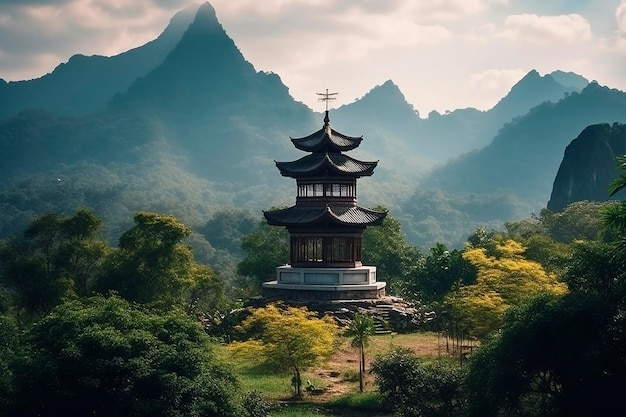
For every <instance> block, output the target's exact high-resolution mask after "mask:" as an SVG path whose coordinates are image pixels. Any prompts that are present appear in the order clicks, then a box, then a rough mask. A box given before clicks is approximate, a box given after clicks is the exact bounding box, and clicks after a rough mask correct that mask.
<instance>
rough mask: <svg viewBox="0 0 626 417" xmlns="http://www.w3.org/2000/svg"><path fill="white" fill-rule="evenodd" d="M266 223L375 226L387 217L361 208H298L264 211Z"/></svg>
mask: <svg viewBox="0 0 626 417" xmlns="http://www.w3.org/2000/svg"><path fill="white" fill-rule="evenodd" d="M263 215H264V216H265V219H266V220H267V223H268V224H270V225H272V226H286V227H290V226H315V225H319V224H324V223H328V222H330V223H334V224H338V225H342V226H357V227H365V226H377V225H379V224H381V223H382V221H383V220H384V219H385V217H386V216H387V212H386V211H385V212H381V211H376V210H370V209H367V208H363V207H359V206H356V207H344V206H338V207H333V206H326V207H322V206H320V207H298V206H293V207H289V208H286V209H282V210H273V211H264V212H263Z"/></svg>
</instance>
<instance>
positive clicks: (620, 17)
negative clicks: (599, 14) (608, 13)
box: [615, 0, 626, 35]
mask: <svg viewBox="0 0 626 417" xmlns="http://www.w3.org/2000/svg"><path fill="white" fill-rule="evenodd" d="M615 19H616V20H617V28H618V30H619V31H620V32H622V34H624V35H626V0H622V3H621V4H620V5H619V6H617V9H616V10H615Z"/></svg>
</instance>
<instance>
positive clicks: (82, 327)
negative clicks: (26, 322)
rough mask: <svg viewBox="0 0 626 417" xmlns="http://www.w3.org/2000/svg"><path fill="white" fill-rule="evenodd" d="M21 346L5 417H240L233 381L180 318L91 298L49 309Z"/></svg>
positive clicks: (193, 326)
mask: <svg viewBox="0 0 626 417" xmlns="http://www.w3.org/2000/svg"><path fill="white" fill-rule="evenodd" d="M28 341H29V344H28V346H27V348H28V353H27V354H26V355H24V357H23V359H22V361H21V362H20V363H18V364H17V365H16V368H15V375H16V395H15V399H16V403H15V404H14V410H13V412H12V414H11V415H18V416H19V415H38V416H55V417H56V416H67V415H82V416H87V415H98V416H111V417H113V416H138V417H139V416H146V417H147V416H150V417H153V416H168V417H172V416H173V417H175V416H179V417H183V416H215V417H222V416H233V417H235V416H238V415H240V413H239V410H238V408H237V403H236V400H235V398H236V394H237V384H236V380H235V377H234V376H233V375H232V374H231V373H230V372H229V371H228V370H227V369H226V368H224V367H223V366H222V365H220V364H219V363H218V361H217V360H216V359H215V357H214V355H213V353H212V349H211V345H210V342H209V339H208V336H207V335H206V334H205V333H204V331H203V329H202V327H201V326H200V324H199V323H198V322H197V321H196V320H194V319H192V318H190V317H189V316H187V315H185V314H182V313H175V312H168V313H163V312H158V313H154V312H151V311H148V310H145V309H142V308H140V307H136V306H133V305H131V304H129V303H128V302H127V301H125V300H123V299H121V298H119V297H116V296H111V297H104V296H95V297H91V298H85V299H82V300H76V301H71V302H68V303H65V304H62V305H60V306H58V307H56V308H55V309H54V310H53V311H52V312H51V313H50V315H48V316H47V317H45V318H44V319H43V320H42V321H41V322H39V323H37V324H36V325H34V326H33V327H32V329H31V330H30V331H29V335H28Z"/></svg>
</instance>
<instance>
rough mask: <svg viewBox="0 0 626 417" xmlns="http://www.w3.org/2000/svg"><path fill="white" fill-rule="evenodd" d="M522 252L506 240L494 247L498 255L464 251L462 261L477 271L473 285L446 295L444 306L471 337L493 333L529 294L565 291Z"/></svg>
mask: <svg viewBox="0 0 626 417" xmlns="http://www.w3.org/2000/svg"><path fill="white" fill-rule="evenodd" d="M524 249H525V248H524V247H523V246H522V245H521V244H519V243H518V242H516V241H514V240H507V241H505V242H502V243H501V244H498V245H497V247H496V252H497V253H499V254H500V256H489V255H488V254H487V250H486V249H483V248H468V249H466V250H465V251H464V253H463V256H464V257H465V259H467V260H468V261H469V262H470V263H472V265H474V267H476V269H477V271H478V276H477V278H476V282H475V283H474V284H472V285H466V286H460V287H458V288H457V289H456V290H455V291H453V292H451V293H450V294H448V296H447V298H446V304H447V305H448V306H449V307H450V309H451V310H452V312H453V316H454V317H455V318H456V319H457V320H458V321H459V322H460V323H461V324H462V327H464V328H466V329H467V330H469V331H470V333H471V334H472V335H473V336H476V337H485V336H486V335H488V334H489V333H491V332H493V331H495V330H497V329H498V328H499V326H500V324H501V320H502V315H503V313H504V312H505V311H506V309H507V308H509V307H510V306H512V305H518V304H520V303H521V302H522V301H524V300H525V299H527V298H530V297H532V296H533V295H537V294H539V293H542V292H552V293H555V294H563V293H565V292H566V290H567V288H566V286H565V285H564V284H563V283H562V282H559V280H558V278H557V276H556V275H554V274H550V273H547V272H546V271H545V270H544V269H543V267H542V266H541V264H539V263H537V262H533V261H529V260H527V259H525V258H524V257H523V256H522V254H523V252H524Z"/></svg>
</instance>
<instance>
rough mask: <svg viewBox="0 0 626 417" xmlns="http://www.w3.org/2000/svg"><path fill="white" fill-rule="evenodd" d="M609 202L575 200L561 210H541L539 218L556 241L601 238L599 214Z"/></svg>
mask: <svg viewBox="0 0 626 417" xmlns="http://www.w3.org/2000/svg"><path fill="white" fill-rule="evenodd" d="M607 204H609V203H606V202H596V201H576V202H574V203H571V204H569V205H568V206H567V207H565V209H563V211H561V212H557V213H554V212H551V211H550V210H548V209H543V210H541V213H540V216H539V219H540V221H541V223H542V224H543V225H544V227H545V228H546V230H547V231H548V234H549V235H550V237H552V239H554V240H555V241H557V242H562V243H571V242H574V241H576V240H602V239H603V238H604V237H603V232H604V231H603V229H604V228H603V225H602V221H601V219H600V216H599V214H600V213H601V212H602V210H603V209H604V207H605V206H606V205H607Z"/></svg>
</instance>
